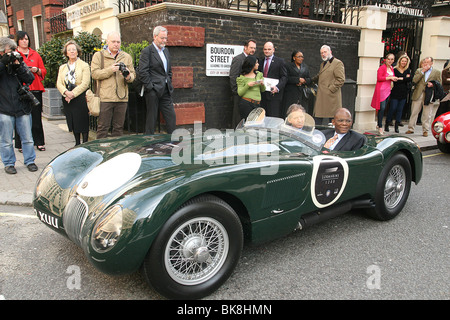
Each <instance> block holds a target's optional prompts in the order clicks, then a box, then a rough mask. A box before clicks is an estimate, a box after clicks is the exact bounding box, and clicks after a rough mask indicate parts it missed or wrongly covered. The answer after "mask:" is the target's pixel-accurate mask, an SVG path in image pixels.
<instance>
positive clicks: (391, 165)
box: [369, 153, 412, 220]
mask: <svg viewBox="0 0 450 320" xmlns="http://www.w3.org/2000/svg"><path fill="white" fill-rule="evenodd" d="M411 180H412V173H411V164H410V163H409V160H408V158H407V157H406V156H405V155H404V154H402V153H397V154H395V155H394V156H393V157H392V158H390V159H389V160H388V161H387V163H386V165H385V167H384V168H383V170H382V172H381V174H380V177H379V179H378V183H377V189H376V196H375V208H373V209H370V210H369V214H370V215H371V216H372V217H373V218H375V219H378V220H390V219H393V218H395V217H396V216H397V215H398V214H399V213H400V212H401V211H402V209H403V207H404V206H405V204H406V201H407V200H408V196H409V191H410V189H411Z"/></svg>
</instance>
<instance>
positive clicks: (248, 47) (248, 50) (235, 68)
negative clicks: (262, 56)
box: [230, 39, 256, 127]
mask: <svg viewBox="0 0 450 320" xmlns="http://www.w3.org/2000/svg"><path fill="white" fill-rule="evenodd" d="M255 52H256V41H255V40H253V39H250V40H247V41H246V42H245V43H244V51H243V52H242V53H241V54H238V55H237V56H235V57H234V58H233V61H232V62H231V67H230V86H231V92H232V94H233V116H232V119H231V122H232V127H236V126H237V124H238V123H239V122H240V121H241V117H240V115H239V100H240V98H241V97H239V95H238V93H237V84H236V78H237V77H239V75H240V74H241V70H242V63H244V60H245V58H246V57H247V56H248V55H251V56H252V55H254V54H255Z"/></svg>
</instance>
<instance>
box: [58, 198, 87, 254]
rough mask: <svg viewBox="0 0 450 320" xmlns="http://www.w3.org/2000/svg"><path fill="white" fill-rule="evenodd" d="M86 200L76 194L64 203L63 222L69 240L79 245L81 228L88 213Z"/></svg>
mask: <svg viewBox="0 0 450 320" xmlns="http://www.w3.org/2000/svg"><path fill="white" fill-rule="evenodd" d="M88 212H89V208H88V205H87V204H86V202H84V201H83V200H82V199H80V198H78V197H77V196H75V197H72V198H71V199H70V200H69V202H68V203H67V205H66V208H65V209H64V214H63V224H64V229H65V230H66V233H67V236H68V237H69V239H70V240H72V241H73V242H75V243H76V244H77V245H79V246H81V229H82V228H83V225H84V222H85V221H86V217H87V215H88Z"/></svg>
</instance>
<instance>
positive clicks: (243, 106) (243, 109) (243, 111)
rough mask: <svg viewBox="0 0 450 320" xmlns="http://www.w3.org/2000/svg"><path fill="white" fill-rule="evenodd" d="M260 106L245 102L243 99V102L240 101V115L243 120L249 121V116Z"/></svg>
mask: <svg viewBox="0 0 450 320" xmlns="http://www.w3.org/2000/svg"><path fill="white" fill-rule="evenodd" d="M258 107H259V104H256V103H252V102H250V101H248V100H244V99H242V98H241V100H240V101H239V114H240V116H241V120H242V119H244V120H246V119H247V116H248V114H249V113H250V112H251V111H252V110H253V109H255V108H258Z"/></svg>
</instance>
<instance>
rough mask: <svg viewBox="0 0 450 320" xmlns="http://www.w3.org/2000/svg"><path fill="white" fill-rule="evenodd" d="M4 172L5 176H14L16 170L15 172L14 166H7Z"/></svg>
mask: <svg viewBox="0 0 450 320" xmlns="http://www.w3.org/2000/svg"><path fill="white" fill-rule="evenodd" d="M5 172H6V173H7V174H16V173H17V170H16V168H14V166H7V167H5Z"/></svg>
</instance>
